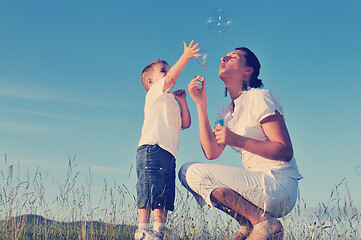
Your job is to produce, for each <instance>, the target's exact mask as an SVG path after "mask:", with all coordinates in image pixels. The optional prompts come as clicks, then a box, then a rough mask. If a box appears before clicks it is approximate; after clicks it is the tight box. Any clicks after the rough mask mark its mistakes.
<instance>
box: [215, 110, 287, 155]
mask: <svg viewBox="0 0 361 240" xmlns="http://www.w3.org/2000/svg"><path fill="white" fill-rule="evenodd" d="M261 126H262V128H263V131H264V132H265V134H266V136H267V137H268V139H269V141H258V140H255V139H252V138H248V137H244V136H241V135H238V134H236V133H234V132H232V131H231V130H230V129H229V128H227V127H224V126H220V125H218V126H216V128H215V130H214V132H215V135H216V140H217V143H218V144H227V145H231V146H236V147H240V148H242V149H244V150H246V151H248V152H251V153H254V154H256V155H259V156H261V157H264V158H267V159H271V160H279V161H286V162H288V161H290V160H291V159H292V157H293V148H292V143H291V139H290V136H289V134H288V130H287V127H286V124H285V121H284V119H283V116H282V115H281V114H280V113H279V112H278V111H277V110H276V113H275V115H272V116H268V117H266V118H265V119H263V120H262V121H261Z"/></svg>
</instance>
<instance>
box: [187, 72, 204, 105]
mask: <svg viewBox="0 0 361 240" xmlns="http://www.w3.org/2000/svg"><path fill="white" fill-rule="evenodd" d="M200 79H201V77H200V76H196V77H194V78H193V79H192V80H191V82H190V83H189V84H188V91H189V95H190V96H191V98H192V99H193V101H194V102H195V103H196V104H197V105H200V104H207V92H206V79H205V78H203V81H201V82H200ZM200 83H202V86H201V88H200V89H199V88H198V84H200Z"/></svg>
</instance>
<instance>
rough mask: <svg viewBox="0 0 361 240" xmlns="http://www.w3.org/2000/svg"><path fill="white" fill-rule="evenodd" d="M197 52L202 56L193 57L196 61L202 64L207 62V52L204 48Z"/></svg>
mask: <svg viewBox="0 0 361 240" xmlns="http://www.w3.org/2000/svg"><path fill="white" fill-rule="evenodd" d="M198 54H202V56H200V57H197V58H195V60H196V61H197V63H199V64H200V65H202V66H204V65H205V64H206V63H207V57H208V53H207V51H206V50H200V51H199V52H198Z"/></svg>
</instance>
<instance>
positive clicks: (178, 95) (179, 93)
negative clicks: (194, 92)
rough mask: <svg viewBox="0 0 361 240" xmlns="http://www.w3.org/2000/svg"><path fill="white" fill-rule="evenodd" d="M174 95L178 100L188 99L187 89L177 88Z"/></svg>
mask: <svg viewBox="0 0 361 240" xmlns="http://www.w3.org/2000/svg"><path fill="white" fill-rule="evenodd" d="M173 96H174V98H175V100H177V102H179V101H181V102H182V101H185V100H186V91H185V90H183V89H180V90H177V91H174V92H173Z"/></svg>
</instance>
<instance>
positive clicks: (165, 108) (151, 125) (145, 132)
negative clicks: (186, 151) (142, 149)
mask: <svg viewBox="0 0 361 240" xmlns="http://www.w3.org/2000/svg"><path fill="white" fill-rule="evenodd" d="M163 85H164V78H162V79H161V80H159V81H157V82H155V83H153V85H152V86H151V88H150V89H149V90H148V93H147V95H146V97H145V104H144V123H143V127H142V136H141V138H140V141H139V144H138V147H139V146H142V145H145V144H150V145H155V144H158V145H159V146H160V147H161V148H163V149H164V150H167V151H168V152H170V153H171V154H172V155H173V156H174V157H175V158H176V157H177V150H178V145H179V133H180V130H181V126H182V121H181V115H180V110H179V107H178V103H177V101H176V100H175V98H174V96H173V94H171V93H169V91H170V88H168V89H167V90H165V91H164V92H163V91H162V89H163Z"/></svg>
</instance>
